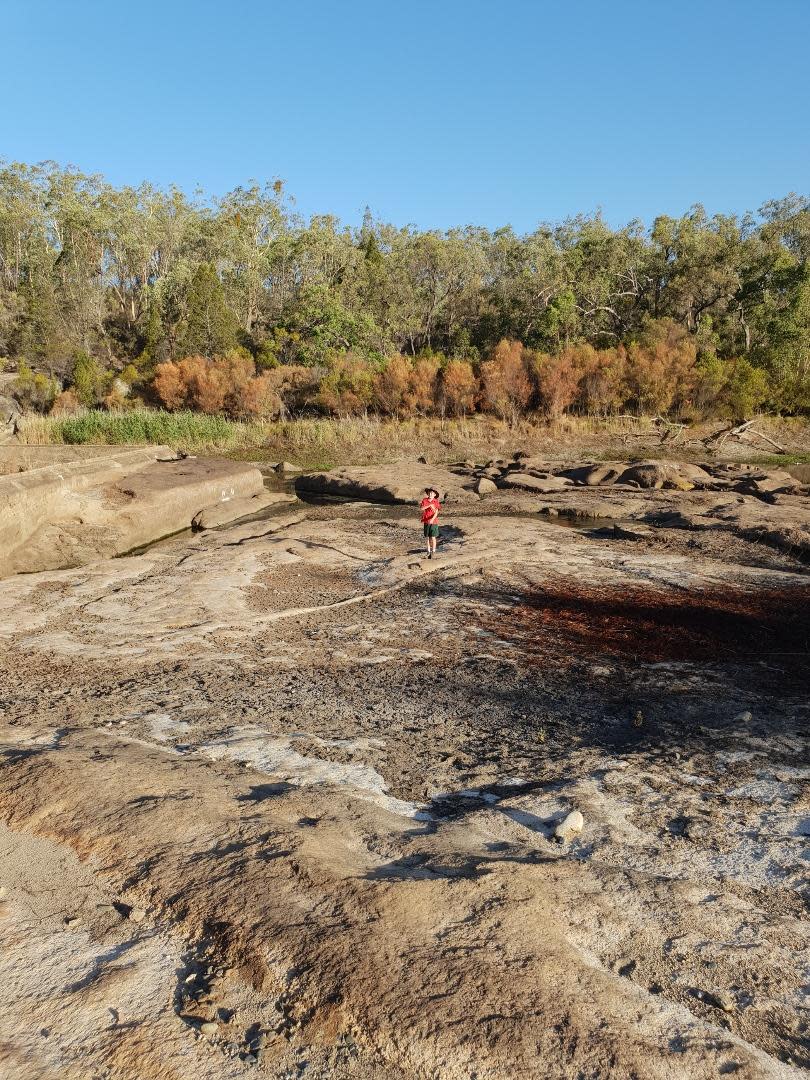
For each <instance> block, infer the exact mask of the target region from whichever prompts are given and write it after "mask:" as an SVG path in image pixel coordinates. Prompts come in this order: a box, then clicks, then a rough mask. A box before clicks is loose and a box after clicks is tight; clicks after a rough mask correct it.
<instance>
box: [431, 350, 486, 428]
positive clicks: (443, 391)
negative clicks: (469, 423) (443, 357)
mask: <svg viewBox="0 0 810 1080" xmlns="http://www.w3.org/2000/svg"><path fill="white" fill-rule="evenodd" d="M439 394H440V397H441V405H442V412H443V413H446V414H447V415H448V416H466V415H467V414H468V413H471V412H472V411H473V409H474V408H475V401H476V398H477V396H478V380H477V379H476V377H475V373H474V372H473V369H472V365H471V364H469V363H468V362H467V361H466V360H451V361H450V362H449V363H448V364H447V366H446V367H445V369H444V371H442V373H441V382H440V387H439Z"/></svg>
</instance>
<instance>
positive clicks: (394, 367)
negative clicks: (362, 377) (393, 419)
mask: <svg viewBox="0 0 810 1080" xmlns="http://www.w3.org/2000/svg"><path fill="white" fill-rule="evenodd" d="M412 377H413V367H412V365H411V363H410V361H409V360H406V358H405V357H404V356H399V355H397V356H392V357H391V359H390V360H389V361H388V363H387V364H386V365H385V367H384V368H383V370H382V371H378V372H377V374H376V375H375V376H374V389H373V393H372V404H373V405H374V408H375V409H376V410H377V411H378V412H381V413H383V415H385V416H402V415H403V413H405V412H407V411H408V409H407V405H406V402H407V398H408V390H409V388H410V385H411V380H412Z"/></svg>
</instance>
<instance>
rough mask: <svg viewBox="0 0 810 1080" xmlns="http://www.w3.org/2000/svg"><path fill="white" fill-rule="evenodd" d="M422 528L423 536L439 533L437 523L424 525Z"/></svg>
mask: <svg viewBox="0 0 810 1080" xmlns="http://www.w3.org/2000/svg"><path fill="white" fill-rule="evenodd" d="M424 530H425V536H438V535H439V526H438V525H425V526H424Z"/></svg>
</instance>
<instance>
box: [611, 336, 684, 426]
mask: <svg viewBox="0 0 810 1080" xmlns="http://www.w3.org/2000/svg"><path fill="white" fill-rule="evenodd" d="M696 360H697V347H696V345H695V342H694V339H693V338H692V337H691V336H690V334H689V333H688V331H687V330H685V329H684V328H683V327H682V326H678V324H677V323H674V322H672V321H671V320H669V319H662V320H659V321H658V322H657V323H654V324H652V325H651V326H650V327H649V329H648V330H647V332H646V333H645V334H644V335H643V336H642V337H640V338H639V340H638V341H636V342H633V343H632V344H631V345H630V347H629V348H628V350H627V361H628V362H627V374H628V388H629V392H630V395H631V397H632V398H633V399H634V402H635V405H636V407H637V409H638V410H639V412H642V413H644V412H647V413H649V412H652V413H666V412H669V410H670V409H672V408H673V407H674V406H677V405H680V404H682V403H684V402H685V401H687V400H688V399H689V397H690V395H691V392H692V387H693V384H694V381H695V377H696V372H695V362H696Z"/></svg>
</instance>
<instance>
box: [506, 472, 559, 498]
mask: <svg viewBox="0 0 810 1080" xmlns="http://www.w3.org/2000/svg"><path fill="white" fill-rule="evenodd" d="M498 486H499V487H502V488H517V489H518V490H519V491H535V492H537V493H538V494H540V495H550V494H551V493H552V492H555V491H567V490H568V489H569V488H571V487H573V481H572V480H569V479H568V477H566V476H536V475H535V474H534V473H530V472H509V473H507V474H506V475H505V476H503V477H501V479H500V480H499V481H498Z"/></svg>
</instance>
